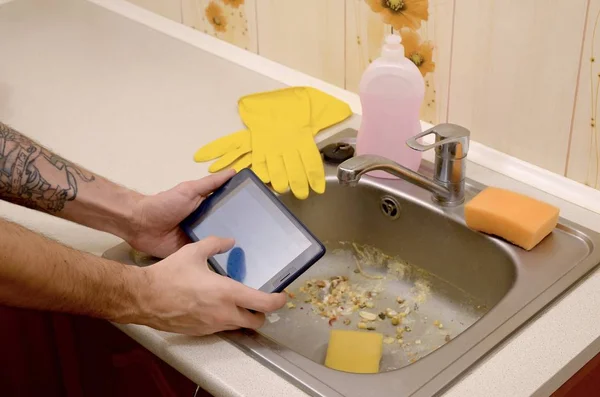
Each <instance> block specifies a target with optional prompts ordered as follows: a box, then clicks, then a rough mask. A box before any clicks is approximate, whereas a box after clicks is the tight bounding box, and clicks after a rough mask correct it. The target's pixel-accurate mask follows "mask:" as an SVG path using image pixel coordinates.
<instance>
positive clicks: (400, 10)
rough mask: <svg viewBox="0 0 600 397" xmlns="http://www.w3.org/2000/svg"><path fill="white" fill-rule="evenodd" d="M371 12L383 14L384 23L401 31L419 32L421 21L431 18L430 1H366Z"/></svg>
mask: <svg viewBox="0 0 600 397" xmlns="http://www.w3.org/2000/svg"><path fill="white" fill-rule="evenodd" d="M365 1H366V2H367V4H368V5H369V7H371V10H373V12H376V13H378V14H381V17H382V18H383V22H385V23H386V24H388V25H392V26H393V27H394V29H396V30H400V29H402V28H404V27H408V28H411V29H414V30H417V29H419V28H420V27H421V21H427V19H428V18H429V10H428V8H429V1H428V0H365Z"/></svg>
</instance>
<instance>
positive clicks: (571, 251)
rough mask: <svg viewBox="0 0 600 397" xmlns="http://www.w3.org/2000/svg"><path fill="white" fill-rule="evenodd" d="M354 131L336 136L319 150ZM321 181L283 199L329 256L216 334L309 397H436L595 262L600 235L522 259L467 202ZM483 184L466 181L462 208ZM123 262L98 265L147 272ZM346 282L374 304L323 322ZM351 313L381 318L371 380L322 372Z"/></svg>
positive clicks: (129, 259) (407, 189)
mask: <svg viewBox="0 0 600 397" xmlns="http://www.w3.org/2000/svg"><path fill="white" fill-rule="evenodd" d="M355 133H356V131H354V130H345V131H342V132H341V133H339V134H337V135H335V136H333V137H331V138H329V139H328V140H326V141H324V142H323V143H322V144H321V146H325V145H327V144H328V143H332V142H338V141H340V140H346V139H349V138H350V139H351V138H352V137H353V136H354V135H355ZM421 172H422V173H423V174H426V175H427V174H429V175H430V174H431V164H430V163H428V162H426V161H424V162H423V167H422V170H421ZM326 173H327V189H326V192H325V194H323V195H312V196H311V197H310V198H309V199H307V200H303V201H300V200H296V199H295V198H293V196H291V195H282V196H281V199H282V200H283V202H284V203H285V204H286V205H287V206H288V207H289V208H290V209H291V210H292V211H293V212H294V213H295V214H296V215H297V216H298V217H299V218H300V219H301V220H302V221H303V222H304V223H305V224H306V225H308V227H309V228H310V229H311V230H312V231H313V232H314V233H315V234H316V235H317V236H318V237H319V238H320V239H322V240H323V241H324V242H325V244H326V246H327V248H328V253H327V255H326V256H325V257H324V258H323V259H322V260H321V261H319V262H318V263H316V264H315V265H314V266H313V267H312V268H311V269H310V270H309V271H308V272H306V273H305V274H304V275H302V277H301V278H299V279H298V280H296V281H295V282H294V283H293V284H292V285H290V287H289V288H288V291H289V292H291V293H292V294H293V295H294V297H293V299H292V302H294V303H295V307H293V308H288V307H284V308H283V309H281V310H279V311H278V312H277V313H275V315H271V316H269V321H268V322H267V323H266V325H265V326H264V327H263V328H262V329H261V330H260V331H259V332H254V331H247V330H244V331H234V332H227V333H223V334H222V336H223V337H225V338H226V339H227V340H229V341H231V342H232V343H233V344H235V345H236V346H238V347H239V348H241V349H243V350H244V351H246V352H247V353H248V354H250V355H252V356H254V357H255V358H256V359H257V360H259V361H261V362H262V363H264V364H265V365H267V366H269V367H270V368H272V369H273V370H274V371H276V372H277V373H279V374H281V375H282V376H285V377H287V378H288V379H289V380H290V381H292V382H294V383H295V384H296V385H297V386H298V387H300V388H302V389H303V390H305V391H306V392H308V393H309V394H312V395H317V396H361V397H364V396H370V395H374V396H399V395H402V396H408V395H411V396H430V395H434V394H437V393H439V392H441V391H443V390H444V389H445V388H446V387H448V386H449V385H450V384H451V383H452V382H453V381H455V380H456V379H458V378H459V377H460V375H461V374H462V373H463V372H465V371H466V370H467V369H468V368H469V367H470V366H472V365H473V364H475V363H476V362H477V361H478V360H480V359H481V358H482V357H484V355H485V354H487V353H488V352H490V351H491V350H492V349H493V348H494V347H496V346H497V345H498V344H500V343H501V342H502V341H503V340H504V339H505V338H507V337H508V336H510V335H511V334H512V333H514V332H515V331H516V330H517V329H518V328H519V327H520V326H522V325H523V324H524V323H525V322H526V321H528V320H530V319H531V318H533V317H534V316H535V315H536V314H537V313H539V312H540V310H541V309H543V308H544V306H546V305H547V304H548V303H550V302H551V301H552V300H554V299H556V298H557V297H558V296H559V295H560V294H561V293H563V292H564V291H565V290H567V288H569V287H570V286H572V285H573V284H574V283H575V282H576V281H577V280H579V279H581V278H582V277H583V276H584V275H585V274H586V273H588V272H589V271H590V270H591V269H592V268H594V267H595V266H596V265H597V264H598V263H599V262H600V250H599V247H600V235H599V234H597V233H595V232H593V231H591V230H588V229H586V228H584V227H581V226H579V225H575V224H573V223H571V222H569V221H567V220H564V219H561V220H560V224H559V226H558V227H557V228H556V229H555V231H554V232H553V233H552V234H551V235H550V236H548V237H547V238H546V239H545V240H544V241H542V243H540V244H539V245H538V246H537V247H536V248H535V249H534V250H532V251H530V252H526V251H524V250H522V249H520V248H517V247H515V246H513V245H510V244H508V243H506V242H504V241H502V240H500V239H498V238H493V237H489V236H486V235H483V234H480V233H477V232H474V231H472V230H470V229H469V228H467V227H466V226H465V223H464V219H463V209H464V207H463V206H462V205H461V206H457V207H452V208H442V207H439V206H437V205H435V204H434V203H433V202H432V201H431V195H430V193H429V192H427V191H425V190H423V189H421V188H419V187H417V186H414V185H411V184H409V183H407V182H404V181H401V180H393V179H376V178H371V177H368V176H365V177H363V178H362V179H361V180H360V182H359V184H358V185H357V186H356V187H344V186H341V185H340V184H339V183H338V180H337V177H336V164H326ZM483 187H484V186H483V185H480V184H477V183H475V182H473V181H467V184H466V200H467V201H468V200H469V199H470V198H471V197H473V196H474V195H475V194H476V193H477V192H478V191H480V190H481V189H482V188H483ZM130 254H131V250H130V248H129V247H128V246H127V245H126V244H121V245H119V246H117V247H114V248H113V249H111V250H109V251H107V252H106V253H105V254H104V256H105V257H108V258H111V259H114V260H118V261H121V262H123V263H128V264H137V265H148V264H151V263H153V261H152V260H151V259H150V260H143V259H139V258H138V259H137V260H136V259H135V257H134V256H131V255H130ZM357 262H358V264H357ZM359 267H360V269H361V271H362V272H360V271H359V270H358V268H359ZM363 274H366V275H367V277H365V276H364V275H363ZM342 277H343V280H344V283H346V284H347V285H348V288H350V289H351V290H352V291H354V292H356V294H357V295H358V294H360V295H361V296H363V297H364V296H370V298H369V301H368V302H367V303H365V302H364V301H360V302H357V303H356V305H358V306H362V308H359V310H357V311H352V310H351V309H352V308H354V309H356V307H355V306H354V307H353V304H350V305H347V303H348V302H341V303H340V302H338V303H337V304H335V305H324V306H326V308H327V307H330V308H331V307H336V308H337V309H338V311H343V312H344V314H343V315H338V316H337V317H336V318H333V317H331V316H329V315H327V314H325V315H322V312H321V309H320V306H323V303H322V302H323V299H324V298H325V299H326V295H327V294H326V293H327V291H328V290H329V288H331V285H332V279H336V278H337V280H338V281H335V283H336V284H338V283H339V282H340V281H339V280H340V278H342ZM317 282H319V283H322V284H325V287H323V288H321V290H319V289H318V288H316V289H317V291H318V293H319V295H317V297H318V298H319V301H318V302H317V301H316V300H314V299H313V300H312V301H311V296H310V295H309V294H308V293H305V292H302V291H304V290H305V288H307V285H310V286H312V287H311V288H312V289H311V288H309V289H310V290H312V291H314V290H315V287H314V285H315V284H316V283H317ZM307 283H309V284H307ZM338 285H339V284H338ZM346 295H348V293H347V292H346ZM344 305H345V306H346V307H343V306H344ZM386 309H391V310H393V311H394V312H396V313H397V315H395V314H396V313H392V317H396V318H399V319H400V321H401V323H400V324H392V322H391V320H390V318H389V317H390V316H386V315H385V312H386ZM358 311H368V312H370V313H374V314H377V315H378V314H380V313H382V315H381V317H382V318H379V317H378V318H377V319H376V320H375V321H372V322H369V323H368V324H369V326H373V327H375V328H376V329H375V330H364V332H381V333H383V334H384V335H385V336H386V342H387V343H385V344H384V355H383V358H382V361H381V368H380V372H379V373H378V374H352V373H346V372H341V371H336V370H332V369H329V368H327V367H325V366H324V365H323V362H324V358H325V354H326V349H327V342H328V338H329V332H330V330H331V329H334V328H341V329H357V325H358V324H359V322H360V321H361V317H360V315H359V313H358ZM344 320H346V321H344ZM348 320H349V323H348ZM399 328H400V329H401V330H400V331H398V329H399ZM398 332H400V334H399V333H398ZM540 337H543V335H541V336H540Z"/></svg>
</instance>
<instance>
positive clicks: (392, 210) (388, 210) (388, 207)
mask: <svg viewBox="0 0 600 397" xmlns="http://www.w3.org/2000/svg"><path fill="white" fill-rule="evenodd" d="M379 208H381V212H383V215H385V216H387V217H388V218H390V219H391V220H395V219H398V217H399V216H400V203H398V201H397V200H396V199H395V198H393V197H391V196H383V197H382V198H381V202H380V205H379Z"/></svg>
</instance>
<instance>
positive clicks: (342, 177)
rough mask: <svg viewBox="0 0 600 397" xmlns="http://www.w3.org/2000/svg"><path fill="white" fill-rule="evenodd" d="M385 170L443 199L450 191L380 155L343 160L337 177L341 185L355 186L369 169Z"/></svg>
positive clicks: (444, 199)
mask: <svg viewBox="0 0 600 397" xmlns="http://www.w3.org/2000/svg"><path fill="white" fill-rule="evenodd" d="M377 170H381V171H385V172H388V173H390V174H392V175H394V176H397V177H398V178H401V179H404V180H405V181H408V182H411V183H414V184H415V185H417V186H419V187H422V188H423V189H427V190H429V191H430V192H431V193H433V194H434V195H436V196H439V197H441V198H442V199H443V201H448V200H449V199H450V197H451V196H452V192H451V191H450V189H448V188H447V187H445V186H442V185H440V184H437V183H436V182H435V181H434V180H433V179H429V178H427V177H426V176H423V175H421V174H419V173H417V172H414V171H413V170H411V169H408V168H406V167H404V166H402V165H400V164H398V163H396V162H395V161H392V160H389V159H387V158H385V157H382V156H376V155H370V154H367V155H362V156H356V157H353V158H351V159H349V160H346V161H344V162H343V163H342V164H340V165H339V166H338V170H337V177H338V180H339V182H340V184H342V185H346V186H356V185H357V184H358V181H359V180H360V178H361V176H363V175H364V174H366V173H368V172H371V171H377Z"/></svg>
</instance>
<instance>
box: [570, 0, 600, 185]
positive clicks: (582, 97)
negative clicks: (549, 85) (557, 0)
mask: <svg viewBox="0 0 600 397" xmlns="http://www.w3.org/2000/svg"><path fill="white" fill-rule="evenodd" d="M599 18H600V0H591V1H589V8H588V12H587V20H586V22H587V23H586V24H585V39H584V41H583V47H582V56H581V67H580V69H579V82H578V87H577V101H576V103H575V112H574V119H573V129H572V131H571V145H570V148H569V161H568V164H567V167H566V171H565V173H566V175H567V177H569V178H571V179H574V180H576V181H578V182H581V183H585V184H587V185H589V186H592V187H594V188H596V189H598V188H599V187H600V170H599V168H600V143H599V142H598V110H599V109H600V106H599V105H598V99H600V97H599V96H598V90H599V89H600V37H598V36H599V35H600V26H598V25H600V20H599ZM582 30H583V27H582Z"/></svg>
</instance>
